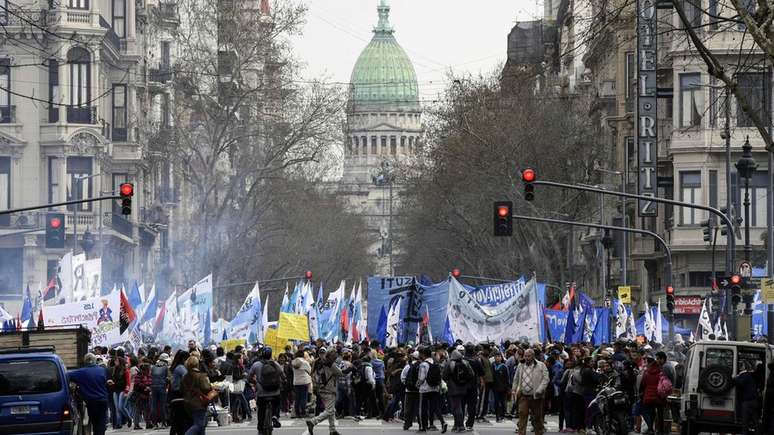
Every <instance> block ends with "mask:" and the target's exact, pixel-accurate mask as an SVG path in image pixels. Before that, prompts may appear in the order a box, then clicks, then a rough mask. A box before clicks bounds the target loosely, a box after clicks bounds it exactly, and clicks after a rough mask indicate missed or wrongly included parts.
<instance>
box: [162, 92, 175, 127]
mask: <svg viewBox="0 0 774 435" xmlns="http://www.w3.org/2000/svg"><path fill="white" fill-rule="evenodd" d="M161 126H162V127H163V128H169V127H171V126H172V117H171V116H170V107H169V94H161Z"/></svg>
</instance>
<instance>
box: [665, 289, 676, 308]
mask: <svg viewBox="0 0 774 435" xmlns="http://www.w3.org/2000/svg"><path fill="white" fill-rule="evenodd" d="M666 307H667V311H669V312H670V313H671V312H673V311H674V310H675V288H674V287H672V286H671V285H669V286H667V288H666Z"/></svg>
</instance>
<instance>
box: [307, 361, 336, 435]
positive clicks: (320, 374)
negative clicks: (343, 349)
mask: <svg viewBox="0 0 774 435" xmlns="http://www.w3.org/2000/svg"><path fill="white" fill-rule="evenodd" d="M323 349H324V348H323ZM321 350H322V349H321ZM316 369H317V370H316V372H317V394H319V396H320V399H321V400H322V402H323V407H324V411H323V412H322V413H320V414H319V415H318V416H316V417H314V418H312V419H309V420H307V421H306V426H307V429H308V430H309V435H314V427H315V426H316V425H317V424H319V423H321V422H323V421H325V420H326V419H327V420H328V428H329V430H330V435H339V433H338V431H337V430H336V393H337V391H338V380H339V378H340V377H341V375H342V373H341V370H340V369H339V368H338V367H337V366H336V353H335V352H326V353H325V357H324V359H323V360H322V361H321V364H319V366H318V367H316Z"/></svg>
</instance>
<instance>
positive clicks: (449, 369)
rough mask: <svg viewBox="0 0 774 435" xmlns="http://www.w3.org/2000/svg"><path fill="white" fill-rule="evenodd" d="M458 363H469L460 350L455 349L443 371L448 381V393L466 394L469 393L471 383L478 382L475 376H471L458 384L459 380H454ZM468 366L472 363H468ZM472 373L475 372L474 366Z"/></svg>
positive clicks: (443, 375) (450, 394) (452, 394)
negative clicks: (466, 380)
mask: <svg viewBox="0 0 774 435" xmlns="http://www.w3.org/2000/svg"><path fill="white" fill-rule="evenodd" d="M457 364H468V362H467V361H465V360H464V359H462V355H461V354H460V353H459V351H456V350H455V351H453V352H452V354H451V360H449V362H448V363H446V365H445V366H444V368H443V372H442V373H441V376H442V377H443V379H444V381H446V387H447V388H448V389H449V391H448V393H447V394H449V396H464V395H465V394H467V393H468V389H469V387H470V385H469V384H474V385H475V384H476V381H475V376H471V378H470V380H469V381H468V382H467V383H463V384H458V383H457V381H455V380H454V369H455V367H456V366H457ZM468 367H470V364H468ZM470 373H473V369H472V368H471V369H470Z"/></svg>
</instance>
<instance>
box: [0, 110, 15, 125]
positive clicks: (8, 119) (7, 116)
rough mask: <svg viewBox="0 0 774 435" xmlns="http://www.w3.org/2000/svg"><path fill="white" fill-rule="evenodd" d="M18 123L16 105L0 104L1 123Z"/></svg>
mask: <svg viewBox="0 0 774 435" xmlns="http://www.w3.org/2000/svg"><path fill="white" fill-rule="evenodd" d="M14 123H16V106H0V124H14Z"/></svg>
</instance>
